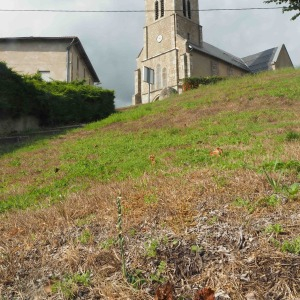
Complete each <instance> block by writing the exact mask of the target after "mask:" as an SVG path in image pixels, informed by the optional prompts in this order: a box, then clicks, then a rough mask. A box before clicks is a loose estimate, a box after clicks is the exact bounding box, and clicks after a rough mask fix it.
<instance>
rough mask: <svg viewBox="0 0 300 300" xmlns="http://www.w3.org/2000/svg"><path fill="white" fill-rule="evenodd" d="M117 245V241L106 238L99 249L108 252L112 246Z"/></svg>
mask: <svg viewBox="0 0 300 300" xmlns="http://www.w3.org/2000/svg"><path fill="white" fill-rule="evenodd" d="M116 244H117V241H116V240H115V239H114V238H108V239H107V240H105V241H104V242H102V243H101V244H100V248H101V249H104V250H110V249H111V248H112V247H113V246H115V245H116Z"/></svg>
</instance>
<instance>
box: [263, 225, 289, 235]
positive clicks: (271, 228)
mask: <svg viewBox="0 0 300 300" xmlns="http://www.w3.org/2000/svg"><path fill="white" fill-rule="evenodd" d="M283 232H284V230H283V227H282V226H281V225H280V224H274V225H272V224H270V225H268V226H267V227H266V228H265V233H275V234H276V235H277V234H281V233H283Z"/></svg>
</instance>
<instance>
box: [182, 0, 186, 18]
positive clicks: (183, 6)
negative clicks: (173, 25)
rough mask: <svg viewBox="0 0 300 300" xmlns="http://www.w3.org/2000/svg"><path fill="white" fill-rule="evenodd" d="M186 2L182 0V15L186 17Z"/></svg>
mask: <svg viewBox="0 0 300 300" xmlns="http://www.w3.org/2000/svg"><path fill="white" fill-rule="evenodd" d="M185 1H186V0H182V9H183V15H184V16H185V17H186V2H185Z"/></svg>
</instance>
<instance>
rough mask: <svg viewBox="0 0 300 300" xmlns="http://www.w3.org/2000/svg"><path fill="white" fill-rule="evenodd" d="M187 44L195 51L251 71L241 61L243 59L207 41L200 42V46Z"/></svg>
mask: <svg viewBox="0 0 300 300" xmlns="http://www.w3.org/2000/svg"><path fill="white" fill-rule="evenodd" d="M189 45H190V46H191V47H192V48H191V49H194V50H196V51H199V52H202V53H205V54H207V55H210V56H213V57H215V58H218V59H220V60H222V61H225V62H227V63H229V64H231V65H233V66H236V67H238V68H240V69H243V70H245V71H248V72H251V70H250V69H249V67H248V66H247V64H246V63H245V62H244V61H243V59H241V58H239V57H237V56H235V55H232V54H230V53H228V52H226V51H224V50H222V49H219V48H217V47H215V46H213V45H211V44H209V43H206V42H202V47H199V46H197V45H194V44H191V43H189Z"/></svg>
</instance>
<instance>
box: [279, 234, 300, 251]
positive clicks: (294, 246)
mask: <svg viewBox="0 0 300 300" xmlns="http://www.w3.org/2000/svg"><path fill="white" fill-rule="evenodd" d="M281 250H282V251H284V252H289V253H293V254H300V236H299V237H297V238H295V239H293V240H291V241H284V242H283V243H282V246H281Z"/></svg>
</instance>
